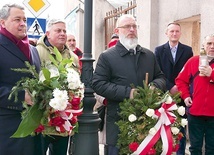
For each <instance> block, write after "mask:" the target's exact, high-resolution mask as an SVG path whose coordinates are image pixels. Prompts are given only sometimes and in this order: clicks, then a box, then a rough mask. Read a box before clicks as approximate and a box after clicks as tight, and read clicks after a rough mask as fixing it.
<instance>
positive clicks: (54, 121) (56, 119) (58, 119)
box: [49, 116, 65, 126]
mask: <svg viewBox="0 0 214 155" xmlns="http://www.w3.org/2000/svg"><path fill="white" fill-rule="evenodd" d="M64 123H65V120H64V119H62V118H61V117H60V116H58V117H54V118H51V119H50V121H49V124H50V125H51V126H62V125H63V124H64Z"/></svg>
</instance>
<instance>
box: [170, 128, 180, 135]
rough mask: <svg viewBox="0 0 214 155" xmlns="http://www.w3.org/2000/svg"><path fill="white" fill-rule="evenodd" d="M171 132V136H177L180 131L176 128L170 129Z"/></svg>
mask: <svg viewBox="0 0 214 155" xmlns="http://www.w3.org/2000/svg"><path fill="white" fill-rule="evenodd" d="M171 131H172V134H173V135H177V134H178V133H179V131H180V130H179V129H178V128H177V127H171Z"/></svg>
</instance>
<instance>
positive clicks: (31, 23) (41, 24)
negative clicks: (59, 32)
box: [27, 18, 46, 39]
mask: <svg viewBox="0 0 214 155" xmlns="http://www.w3.org/2000/svg"><path fill="white" fill-rule="evenodd" d="M45 31H46V19H41V18H27V35H28V38H36V39H38V38H39V37H41V36H42V35H43V34H45Z"/></svg>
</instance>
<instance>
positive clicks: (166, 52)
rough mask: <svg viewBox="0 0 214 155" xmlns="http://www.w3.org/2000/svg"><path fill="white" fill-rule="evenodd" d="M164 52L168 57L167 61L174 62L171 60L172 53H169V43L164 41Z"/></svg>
mask: <svg viewBox="0 0 214 155" xmlns="http://www.w3.org/2000/svg"><path fill="white" fill-rule="evenodd" d="M164 52H165V54H166V56H167V58H168V59H169V61H170V62H171V63H172V64H174V61H173V58H172V54H171V50H170V47H169V43H166V44H165V45H164Z"/></svg>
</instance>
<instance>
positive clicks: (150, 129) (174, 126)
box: [117, 85, 187, 155]
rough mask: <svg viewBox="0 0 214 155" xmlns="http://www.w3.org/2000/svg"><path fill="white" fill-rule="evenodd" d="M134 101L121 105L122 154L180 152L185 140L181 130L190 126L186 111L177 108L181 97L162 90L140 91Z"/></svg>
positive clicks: (127, 101)
mask: <svg viewBox="0 0 214 155" xmlns="http://www.w3.org/2000/svg"><path fill="white" fill-rule="evenodd" d="M137 90H138V91H137V93H136V94H135V95H134V99H128V100H124V101H123V102H122V103H120V109H121V111H120V113H119V115H120V117H121V119H120V120H119V121H118V122H117V125H118V127H119V130H120V134H119V135H118V136H119V137H118V143H117V146H118V147H119V148H120V154H121V155H123V154H132V155H155V154H161V155H171V154H172V152H176V151H177V150H178V149H179V141H180V139H181V138H182V137H183V134H182V133H181V132H180V127H181V126H183V127H185V125H186V124H187V119H184V118H181V116H183V115H184V114H185V107H183V106H180V107H178V106H177V105H176V101H177V102H178V101H179V100H180V99H179V94H177V95H175V96H173V98H172V97H171V96H170V94H169V92H166V93H165V94H164V93H163V92H161V91H160V90H159V89H150V88H149V87H148V86H147V85H144V88H142V87H138V89H137Z"/></svg>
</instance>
